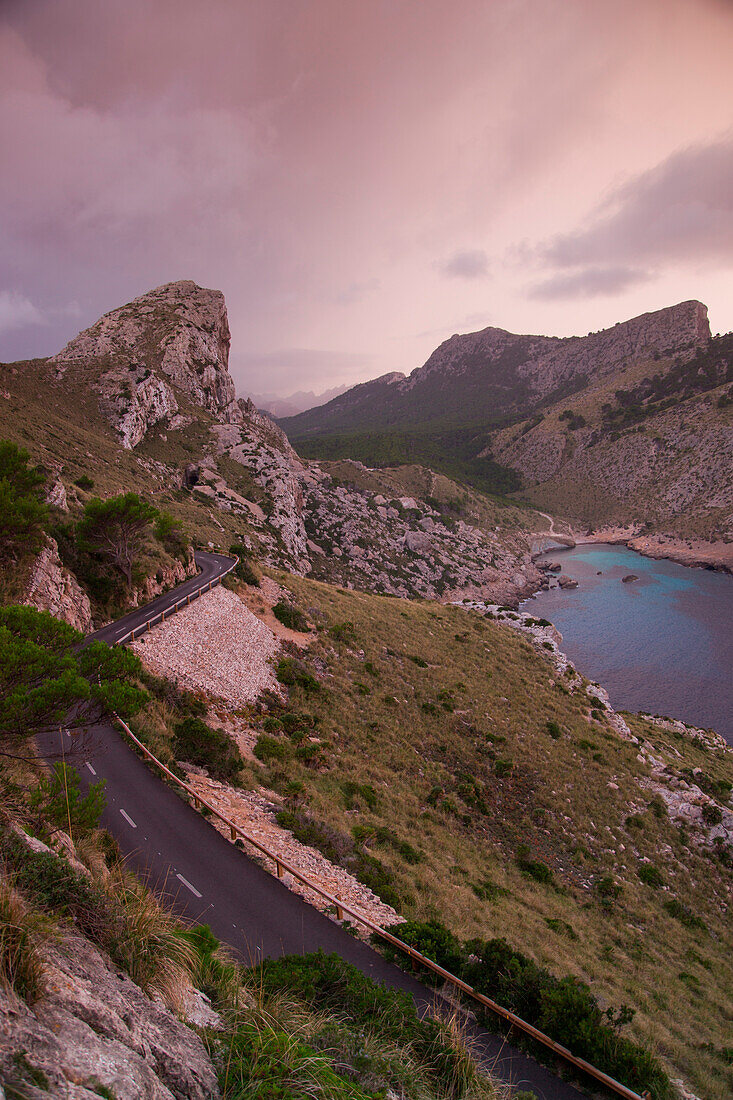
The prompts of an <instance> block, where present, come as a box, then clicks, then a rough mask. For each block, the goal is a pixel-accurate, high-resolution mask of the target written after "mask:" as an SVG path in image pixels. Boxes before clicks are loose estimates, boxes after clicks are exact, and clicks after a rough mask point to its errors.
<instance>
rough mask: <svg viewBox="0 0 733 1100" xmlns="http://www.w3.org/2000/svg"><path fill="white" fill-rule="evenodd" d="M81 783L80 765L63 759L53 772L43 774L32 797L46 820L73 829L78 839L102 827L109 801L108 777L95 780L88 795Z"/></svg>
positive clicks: (72, 831) (68, 829)
mask: <svg viewBox="0 0 733 1100" xmlns="http://www.w3.org/2000/svg"><path fill="white" fill-rule="evenodd" d="M80 783H81V780H80V778H79V773H78V772H77V770H76V768H72V767H70V766H69V765H68V764H66V763H62V762H61V761H59V762H58V763H56V764H54V766H53V769H52V771H51V774H50V775H48V776H45V775H44V776H42V777H41V779H40V780H39V782H38V786H37V787H36V789H35V791H33V792H32V794H31V797H30V805H31V807H32V808H33V809H34V810H37V811H38V812H39V813H40V815H41V817H42V819H43V821H44V822H50V823H51V824H52V825H53V826H55V828H57V829H63V830H66V831H70V832H71V835H72V837H76V838H77V839H79V838H80V837H81V836H83V835H85V834H87V833H90V832H91V831H92V830H93V829H96V828H98V826H99V819H100V817H101V816H102V812H103V811H104V807H105V805H106V802H107V800H106V798H105V795H104V787H105V780H104V779H100V780H99V782H98V783H93V784H92V785H91V787H90V788H89V791H88V792H87V794H86V795H84V797H82V793H81V787H80Z"/></svg>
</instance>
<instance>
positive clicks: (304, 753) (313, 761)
mask: <svg viewBox="0 0 733 1100" xmlns="http://www.w3.org/2000/svg"><path fill="white" fill-rule="evenodd" d="M324 757H325V745H324V744H323V742H308V743H307V744H305V745H298V747H297V749H296V750H295V759H296V760H300V761H301V763H303V764H306V765H308V766H309V767H315V766H316V765H318V764H322V763H323V762H324Z"/></svg>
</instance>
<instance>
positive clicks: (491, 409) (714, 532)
mask: <svg viewBox="0 0 733 1100" xmlns="http://www.w3.org/2000/svg"><path fill="white" fill-rule="evenodd" d="M731 382H733V336H731V335H728V336H721V337H715V338H713V337H711V334H710V327H709V324H708V318H707V308H706V306H704V305H703V304H702V303H701V302H697V301H689V302H682V303H680V304H679V305H675V306H670V307H668V308H666V309H662V310H658V311H656V312H654V313H645V314H643V315H642V316H640V317H635V318H633V319H632V320H629V321H625V322H623V323H620V324H617V325H614V326H613V327H612V328H609V329H605V330H603V331H601V332H594V333H589V334H588V335H587V336H584V337H577V336H574V337H567V338H559V337H548V336H529V335H516V334H514V333H510V332H506V331H504V330H503V329H499V328H486V329H483V330H482V331H480V332H474V333H468V334H466V335H455V336H452V337H450V339H448V340H446V341H444V343H442V344H441V345H440V347H438V348H437V349H436V351H434V352H433V354H432V355H431V356H430V358H429V359H428V360H427V362H426V363H425V364H424V366H422V367H419V368H417V369H416V370H414V371H413V372H412V373H411V374H410V375H409V377H405V376H404V375H402V374H398V373H393V374H387V375H384V376H383V377H382V378H377V379H375V380H374V381H371V382H365V383H363V384H362V385H359V386H354V387H353V388H352V389H350V390H347V391H346V392H345V393H344V394H342V395H340V396H339V397H336V398H335V399H333V400H332V401H329V402H328V403H327V404H325V405H323V406H321V407H320V408H317V409H311V410H309V411H307V412H304V413H301V414H300V415H298V416H294V417H288V418H284V419H281V420H280V423H281V426H282V427H283V428H284V430H285V431H286V432H287V434H288V437H289V438H290V439H291V440H292V441H293V442H294V444H295V445H296V446H297V448H298V450H299V452H300V453H301V454H303V455H305V456H307V457H309V458H330V459H334V458H342V457H349V458H352V459H358V460H360V461H362V462H365V463H367V464H371V465H380V464H394V463H396V462H422V463H424V464H426V465H429V466H431V467H432V468H433V469H438V470H441V471H442V472H444V473H447V474H449V475H450V476H452V477H458V478H460V479H461V480H464V481H466V482H468V483H470V484H473V485H474V486H476V487H478V488H481V489H484V490H489V491H495V492H512V491H521V493H522V495H523V496H524V497H525V498H527V499H528V500H531V501H532V503H533V504H535V505H539V506H540V507H542V506H545V507H547V508H549V509H550V510H551V511H553V510H554V511H557V512H560V513H561V514H565V515H567V516H569V517H570V518H572V519H573V520H575V521H582V522H587V523H589V524H599V523H628V522H632V521H634V522H637V523H638V522H647V523H649V524H650V525H651V526H653V527H656V526H658V525H660V524H666V525H667V526H668V527H669V526H670V525H671V527H672V529H673V530H675V531H677V533H679V534H684V533H687V532H689V531H691V530H693V529H694V531H695V533H697V534H701V533H704V534H705V535H706V536H709V537H724V538H727V537H728V536H730V537H732V538H733V474H732V471H733V424H732V423H731V421H732V419H733V416H732V413H733V401H732V394H733V386H732V385H731Z"/></svg>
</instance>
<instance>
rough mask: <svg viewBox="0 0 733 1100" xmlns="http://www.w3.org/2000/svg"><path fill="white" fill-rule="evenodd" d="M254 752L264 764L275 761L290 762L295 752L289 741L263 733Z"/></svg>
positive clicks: (256, 743)
mask: <svg viewBox="0 0 733 1100" xmlns="http://www.w3.org/2000/svg"><path fill="white" fill-rule="evenodd" d="M252 751H253V752H254V754H255V756H256V757H257V759H258V760H261V761H262V763H263V764H271V763H272V761H273V760H281V761H282V760H288V759H289V757H290V755H291V754H292V751H293V750H292V747H291V746H290V745H289V744H288V742H287V741H281V740H280V739H279V738H277V737H270V736H269V735H268V734H266V733H261V734H260V736H259V737H258V738H257V740H256V742H255V745H254V749H253V750H252Z"/></svg>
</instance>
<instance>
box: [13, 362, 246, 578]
mask: <svg viewBox="0 0 733 1100" xmlns="http://www.w3.org/2000/svg"><path fill="white" fill-rule="evenodd" d="M180 403H181V411H182V412H186V411H188V410H187V407H186V404H185V402H184V401H183V400H182V401H181V402H180ZM192 411H195V413H196V418H195V419H194V421H193V423H192V424H191V425H189V426H188V427H187V428H185V429H184V430H182V431H176V432H171V431H168V432H165V431H164V429H163V428H161V431H160V432H155V430H153V432H152V433H151V435H150V438H149V439H146V440H145V441H144V442H143V443H141V444H140V445H139V446H138V447H137V448H136V449H135V450H134V451H127V450H124V449H123V448H122V447H121V446H120V444H119V442H118V441H117V438H116V436H115V433H114V432H113V431H112V429H111V427H110V426H109V425H108V424H107V423H106V421H104V420H103V418H102V417H101V415H100V413H99V409H98V405H97V395H96V394H95V393H94V392H93V391H92V390H91V389H90V388H89V386H88V385H84V384H83V381H82V380H81V379H79V380H78V381H77V380H75V378H74V375H73V371H69V372H68V373H67V375H66V376H65V377H64V378H63V379H61V380H59V381H57V380H55V376H54V372H53V370H52V369H51V368H50V367H49V366H48V365H47V364H46V363H45V361H44V360H34V361H32V362H29V363H11V364H0V437H2V438H5V439H10V440H12V441H13V442H15V443H18V444H19V445H20V446H23V447H25V448H26V449H27V450H28V451H29V452H30V455H31V459H32V460H33V461H34V462H36V463H40V464H41V465H45V466H46V467H47V468H49V469H51V468H57V467H58V466H59V464H61V480H62V481H63V483H64V485H65V486H66V489H67V494H68V498H69V506H70V509H71V516H72V517H73V518H76V515H77V514H78V513H79V512H80V511H81V508H82V507H83V504H84V502H85V501H86V500H88V499H89V498H90V497H91V496H93V495H98V496H102V497H105V496H111V495H114V494H115V493H121V492H128V491H134V492H138V493H140V494H142V495H144V496H146V497H147V498H148V499H149V500H151V501H152V503H153V504H155V505H156V507H159V508H162V509H165V510H166V511H168V512H170V513H171V514H172V515H173V516H174V518H176V519H178V520H180V521H181V523H182V525H183V530H184V532H185V533H186V535H187V536H188V537H189V538H194V539H196V540H197V541H198V543H199V544H202V545H206V543H207V542H209V541H211V542H213V543H214V544H215V545H216V546H220V547H223V548H225V549H226V548H228V547H229V545H230V544H231V543H233V542H237V541H240V538H241V535H242V534H246V532H247V525H246V523H245V521H244V519H243V518H242V517H240V516H233V515H229V514H228V513H227V512H224V511H220V510H218V509H212V507H211V505H210V504H209V502H208V501H207V500H206V499H203V498H201V497H200V496H198V495H197V493H196V491H195V490H194V492H192V493H191V492H187V491H184V490H182V489H181V488H180V483H181V474H182V471H183V468H184V467H185V466H186V464H187V463H189V462H196V461H197V460H198V459H199V458H200V457H201V455H202V452H203V450H204V449H205V448H206V447H207V446H209V445H210V443H211V436H210V433H209V425H210V423H213V418H211V417H210V416H209V415H208V414H207V413H206V412H204V411H203V410H202V409H199V408H196V409H195V410H193V409H192ZM161 432H162V433H163V434H164V435H166V437H167V438H166V439H165V440H164V439H163V438H162V436H161ZM237 469H238V471H239V475H240V480H241V485H240V486H238V485H237V483H236V482H235V481H234V480H233V478H232V476H231V471H227V474H228V475H229V477H230V484H231V485H232V487H233V488H235V489H236V488H238V487H239V488H241V489H242V490H243V491H247V490H248V489H251V488H252V487H251V486H250V485H249V480H248V477H247V473H246V471H245V470H244V469H243V468H242V467H238V468H237ZM82 475H86V476H87V477H90V478H92V479H93V481H94V487H93V489H92V490H90V491H89V492H84V491H83V490H77V489H76V488H75V487H74V484H73V483H74V482H75V481H76V480H77V479H78V478H80V477H81V476H82ZM258 492H259V493H260V494H261V490H252V491H250V492H249V493H248V495H250V496H251V497H252V499H257V493H258ZM58 518H60V519H63V516H62V515H59V517H58ZM151 564H154V563H151ZM153 571H154V569H153Z"/></svg>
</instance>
